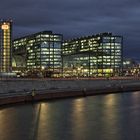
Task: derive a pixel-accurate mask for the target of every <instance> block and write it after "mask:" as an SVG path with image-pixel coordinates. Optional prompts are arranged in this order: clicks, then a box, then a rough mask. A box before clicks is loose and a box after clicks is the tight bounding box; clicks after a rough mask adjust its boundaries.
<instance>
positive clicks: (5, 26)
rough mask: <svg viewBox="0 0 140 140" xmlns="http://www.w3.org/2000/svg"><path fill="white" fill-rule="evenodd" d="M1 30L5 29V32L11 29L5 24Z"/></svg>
mask: <svg viewBox="0 0 140 140" xmlns="http://www.w3.org/2000/svg"><path fill="white" fill-rule="evenodd" d="M1 29H3V30H8V29H9V25H7V24H3V25H2V26H1Z"/></svg>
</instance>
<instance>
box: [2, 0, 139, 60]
mask: <svg viewBox="0 0 140 140" xmlns="http://www.w3.org/2000/svg"><path fill="white" fill-rule="evenodd" d="M139 7H140V3H139V2H138V1H130V0H117V1H116V0H67V1H66V0H47V1H46V0H24V1H19V0H10V1H9V0H3V1H2V2H1V5H0V17H1V18H4V19H9V18H12V19H13V25H14V27H13V28H14V32H13V34H14V38H17V37H21V36H23V35H27V34H31V33H35V32H38V31H42V30H52V31H53V32H55V33H62V34H63V35H64V38H65V39H68V38H73V37H80V36H86V35H92V34H96V33H99V32H113V33H114V34H118V35H123V36H124V46H125V50H124V51H125V55H126V56H129V57H136V56H137V58H138V57H139V54H138V52H140V41H139V36H140V28H139V25H140V19H139V17H140V9H139Z"/></svg>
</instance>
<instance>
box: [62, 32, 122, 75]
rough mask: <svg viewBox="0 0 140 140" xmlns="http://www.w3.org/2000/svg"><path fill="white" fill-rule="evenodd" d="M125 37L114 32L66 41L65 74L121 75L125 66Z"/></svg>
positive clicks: (64, 50)
mask: <svg viewBox="0 0 140 140" xmlns="http://www.w3.org/2000/svg"><path fill="white" fill-rule="evenodd" d="M122 55H123V38H122V36H116V35H115V36H114V35H112V33H101V34H97V35H93V36H88V37H83V38H77V39H73V40H68V41H64V43H63V45H62V58H63V76H64V77H72V76H76V77H77V76H78V77H79V76H80V77H105V76H119V75H121V74H122V68H123V60H122V58H123V57H122Z"/></svg>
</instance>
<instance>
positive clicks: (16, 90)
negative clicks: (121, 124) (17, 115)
mask: <svg viewBox="0 0 140 140" xmlns="http://www.w3.org/2000/svg"><path fill="white" fill-rule="evenodd" d="M33 90H34V91H35V96H32V92H33ZM125 91H140V80H137V79H133V80H106V79H104V80H99V79H98V80H90V79H86V80H78V79H75V80H45V79H44V80H7V81H6V80H4V81H0V105H4V104H9V103H17V102H28V101H38V100H44V99H45V100H46V99H55V98H66V97H77V96H89V95H98V94H107V93H117V92H125Z"/></svg>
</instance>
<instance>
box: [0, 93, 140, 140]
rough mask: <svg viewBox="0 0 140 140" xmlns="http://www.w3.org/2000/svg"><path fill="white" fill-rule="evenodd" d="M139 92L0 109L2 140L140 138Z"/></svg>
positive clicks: (138, 139) (134, 139)
mask: <svg viewBox="0 0 140 140" xmlns="http://www.w3.org/2000/svg"><path fill="white" fill-rule="evenodd" d="M139 132H140V92H133V93H124V94H109V95H101V96H91V97H86V98H75V99H65V100H55V101H50V102H40V103H36V104H26V105H19V106H12V107H9V108H8V107H7V108H1V109H0V140H33V139H34V140H140V133H139Z"/></svg>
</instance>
